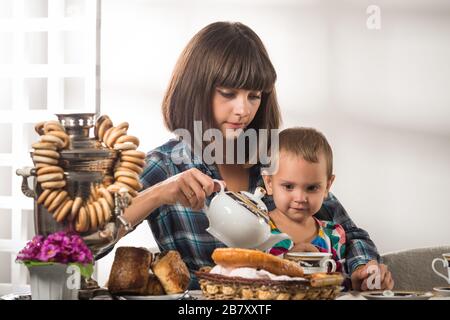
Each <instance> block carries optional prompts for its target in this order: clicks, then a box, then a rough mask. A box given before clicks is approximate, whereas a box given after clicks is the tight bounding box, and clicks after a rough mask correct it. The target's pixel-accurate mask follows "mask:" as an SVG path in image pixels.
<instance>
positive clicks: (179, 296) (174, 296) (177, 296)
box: [121, 292, 187, 300]
mask: <svg viewBox="0 0 450 320" xmlns="http://www.w3.org/2000/svg"><path fill="white" fill-rule="evenodd" d="M186 294H187V293H186V292H182V293H176V294H165V295H162V296H129V295H126V296H121V297H122V298H125V299H126V300H178V299H182V298H184V297H185V296H186Z"/></svg>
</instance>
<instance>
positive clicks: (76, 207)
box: [69, 197, 83, 221]
mask: <svg viewBox="0 0 450 320" xmlns="http://www.w3.org/2000/svg"><path fill="white" fill-rule="evenodd" d="M82 205H83V198H81V197H75V200H73V205H72V209H71V210H70V216H69V221H75V219H76V217H77V215H78V212H79V211H80V208H81V206H82Z"/></svg>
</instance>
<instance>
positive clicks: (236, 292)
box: [196, 270, 344, 300]
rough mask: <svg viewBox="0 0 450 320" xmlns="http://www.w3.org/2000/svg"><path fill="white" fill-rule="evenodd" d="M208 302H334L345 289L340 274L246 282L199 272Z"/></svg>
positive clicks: (246, 280)
mask: <svg viewBox="0 0 450 320" xmlns="http://www.w3.org/2000/svg"><path fill="white" fill-rule="evenodd" d="M196 275H197V277H198V279H199V282H200V288H201V289H202V292H203V295H204V296H205V297H206V298H207V299H214V300H231V299H236V300H240V299H243V300H332V299H335V298H336V297H337V295H338V294H339V293H340V292H341V290H342V288H343V287H342V286H341V284H342V282H343V280H344V278H343V276H342V274H340V273H328V274H313V275H308V276H305V279H304V280H295V281H279V280H263V279H245V278H240V277H227V276H222V275H218V274H211V273H209V272H208V271H205V270H202V271H198V272H196Z"/></svg>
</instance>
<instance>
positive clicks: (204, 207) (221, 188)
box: [203, 179, 225, 211]
mask: <svg viewBox="0 0 450 320" xmlns="http://www.w3.org/2000/svg"><path fill="white" fill-rule="evenodd" d="M213 182H214V183H217V184H218V185H219V186H220V191H219V193H224V192H225V185H224V184H223V182H222V181H220V180H217V179H213ZM208 209H209V207H208V205H207V204H206V203H205V205H204V206H203V211H205V210H208Z"/></svg>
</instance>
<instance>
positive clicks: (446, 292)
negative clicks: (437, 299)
mask: <svg viewBox="0 0 450 320" xmlns="http://www.w3.org/2000/svg"><path fill="white" fill-rule="evenodd" d="M433 290H434V291H435V292H437V293H438V294H439V295H440V296H441V297H450V287H436V288H433Z"/></svg>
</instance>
